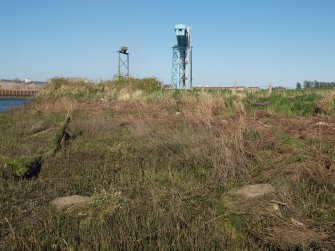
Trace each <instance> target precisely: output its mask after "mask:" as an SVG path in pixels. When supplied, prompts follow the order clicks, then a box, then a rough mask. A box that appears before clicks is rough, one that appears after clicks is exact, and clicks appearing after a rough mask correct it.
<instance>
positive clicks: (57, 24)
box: [0, 0, 335, 87]
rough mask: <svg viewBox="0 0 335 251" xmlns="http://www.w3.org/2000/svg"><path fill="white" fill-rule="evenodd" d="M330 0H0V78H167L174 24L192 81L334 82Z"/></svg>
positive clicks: (334, 18)
mask: <svg viewBox="0 0 335 251" xmlns="http://www.w3.org/2000/svg"><path fill="white" fill-rule="evenodd" d="M334 11H335V1H334V0H213V1H211V0H207V1H190V0H184V1H177V0H170V1H157V0H141V1H135V0H122V1H121V0H1V1H0V34H1V37H0V78H9V79H12V78H15V77H19V78H22V79H23V78H26V77H30V78H32V79H34V80H46V79H48V78H51V77H55V76H73V77H85V78H90V79H93V80H100V79H103V80H105V79H111V78H112V77H113V75H114V74H115V73H116V62H117V55H116V52H115V51H116V50H118V49H119V47H120V46H121V45H127V46H128V47H129V50H130V54H131V55H130V66H131V69H130V71H131V75H133V76H134V77H150V76H154V77H157V78H158V79H160V80H162V81H163V82H165V83H170V79H171V61H172V59H171V58H172V49H171V47H172V46H173V45H174V44H175V43H176V38H175V34H174V26H175V24H177V23H184V24H187V25H190V26H192V27H193V46H194V50H193V69H194V71H193V72H194V85H198V84H209V85H233V84H234V83H237V84H246V85H258V86H266V85H267V84H269V83H272V84H273V85H284V86H290V87H293V86H295V83H296V82H297V81H304V80H320V81H335V15H334Z"/></svg>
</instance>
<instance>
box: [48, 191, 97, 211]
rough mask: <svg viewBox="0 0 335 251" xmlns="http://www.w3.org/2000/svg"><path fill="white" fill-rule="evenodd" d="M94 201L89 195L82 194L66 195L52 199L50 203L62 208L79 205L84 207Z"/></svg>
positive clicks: (66, 208)
mask: <svg viewBox="0 0 335 251" xmlns="http://www.w3.org/2000/svg"><path fill="white" fill-rule="evenodd" d="M91 202H92V198H91V197H88V196H80V195H71V196H65V197H59V198H56V199H54V200H52V201H50V202H49V203H50V205H52V206H54V207H56V208H57V209H61V210H68V209H74V208H78V207H82V206H85V205H88V204H90V203H91Z"/></svg>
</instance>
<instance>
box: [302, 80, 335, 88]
mask: <svg viewBox="0 0 335 251" xmlns="http://www.w3.org/2000/svg"><path fill="white" fill-rule="evenodd" d="M302 87H303V88H304V89H335V82H320V81H316V80H314V81H308V80H305V81H304V83H303V86H302V85H301V83H299V82H298V83H297V85H296V88H297V90H301V89H302Z"/></svg>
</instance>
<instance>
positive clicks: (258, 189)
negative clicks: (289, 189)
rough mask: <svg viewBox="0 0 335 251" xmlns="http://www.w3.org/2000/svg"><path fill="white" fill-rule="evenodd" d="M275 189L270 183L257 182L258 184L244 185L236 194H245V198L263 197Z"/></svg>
mask: <svg viewBox="0 0 335 251" xmlns="http://www.w3.org/2000/svg"><path fill="white" fill-rule="evenodd" d="M274 192H275V189H274V187H273V186H272V185H270V184H257V185H247V186H244V187H242V188H240V189H238V190H237V191H235V192H234V193H235V194H236V195H240V196H243V197H245V198H247V199H248V198H255V197H262V196H264V195H266V194H270V193H274Z"/></svg>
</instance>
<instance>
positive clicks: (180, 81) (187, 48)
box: [171, 24, 192, 89]
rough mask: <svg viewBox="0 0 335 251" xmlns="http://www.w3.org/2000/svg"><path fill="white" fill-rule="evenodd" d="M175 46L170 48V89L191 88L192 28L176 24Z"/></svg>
mask: <svg viewBox="0 0 335 251" xmlns="http://www.w3.org/2000/svg"><path fill="white" fill-rule="evenodd" d="M175 32H176V37H177V45H175V46H173V47H172V83H171V84H172V87H174V88H177V89H189V88H192V27H190V26H186V25H184V24H177V25H176V27H175Z"/></svg>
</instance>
